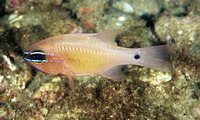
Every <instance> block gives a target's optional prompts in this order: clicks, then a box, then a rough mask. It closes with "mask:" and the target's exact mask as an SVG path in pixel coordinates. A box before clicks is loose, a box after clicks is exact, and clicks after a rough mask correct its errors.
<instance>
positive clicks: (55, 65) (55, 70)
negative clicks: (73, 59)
mask: <svg viewBox="0 0 200 120" xmlns="http://www.w3.org/2000/svg"><path fill="white" fill-rule="evenodd" d="M24 60H26V61H27V62H28V63H29V64H30V65H31V66H33V67H34V68H36V69H38V70H41V71H43V72H46V73H49V74H54V75H57V74H60V73H61V72H62V69H61V68H62V65H61V63H62V61H61V59H60V58H59V54H58V53H57V52H56V50H55V48H54V46H53V44H51V43H49V42H46V41H39V42H37V43H34V44H32V45H31V46H29V47H28V49H27V50H25V51H24Z"/></svg>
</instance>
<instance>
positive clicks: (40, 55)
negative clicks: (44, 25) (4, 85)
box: [24, 50, 46, 63]
mask: <svg viewBox="0 0 200 120" xmlns="http://www.w3.org/2000/svg"><path fill="white" fill-rule="evenodd" d="M24 59H25V60H26V61H29V62H35V63H44V62H46V54H45V53H44V52H43V51H42V50H35V51H33V52H24Z"/></svg>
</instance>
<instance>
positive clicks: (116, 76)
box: [98, 66, 124, 81]
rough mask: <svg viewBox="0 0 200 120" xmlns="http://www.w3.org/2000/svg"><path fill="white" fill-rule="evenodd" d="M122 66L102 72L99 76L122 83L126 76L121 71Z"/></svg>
mask: <svg viewBox="0 0 200 120" xmlns="http://www.w3.org/2000/svg"><path fill="white" fill-rule="evenodd" d="M121 68H122V66H114V67H112V68H110V69H108V70H106V71H103V72H100V73H98V74H100V75H102V76H104V77H106V78H109V79H113V80H118V81H122V80H124V74H123V72H122V70H121Z"/></svg>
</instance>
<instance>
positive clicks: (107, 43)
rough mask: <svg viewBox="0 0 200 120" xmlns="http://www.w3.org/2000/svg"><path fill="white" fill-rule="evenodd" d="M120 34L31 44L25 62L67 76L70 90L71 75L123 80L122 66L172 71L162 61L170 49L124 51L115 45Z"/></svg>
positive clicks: (66, 37)
mask: <svg viewBox="0 0 200 120" xmlns="http://www.w3.org/2000/svg"><path fill="white" fill-rule="evenodd" d="M121 32H122V31H120V30H110V31H103V32H100V33H93V34H90V33H83V34H81V33H76V34H65V35H60V36H54V37H50V38H47V39H45V40H42V41H39V42H36V43H34V44H32V45H31V46H30V47H28V49H27V50H26V51H25V52H24V59H25V60H26V61H27V62H28V63H29V64H30V65H32V66H33V67H35V68H37V69H38V70H41V71H43V72H46V73H49V74H53V75H58V74H62V75H67V77H68V80H69V85H70V87H71V88H72V89H73V80H72V75H78V76H80V75H91V74H94V73H96V74H100V75H102V76H104V77H106V78H109V79H113V80H123V79H124V75H123V73H122V71H121V67H122V65H127V64H133V65H139V66H144V67H148V68H153V69H156V70H161V71H164V72H170V71H171V65H170V63H169V62H166V61H165V60H164V59H165V57H166V56H168V55H169V54H170V51H171V48H172V45H160V46H154V47H147V48H136V49H134V48H123V47H119V46H117V45H116V44H115V42H114V41H115V37H116V36H117V35H118V34H120V33H121Z"/></svg>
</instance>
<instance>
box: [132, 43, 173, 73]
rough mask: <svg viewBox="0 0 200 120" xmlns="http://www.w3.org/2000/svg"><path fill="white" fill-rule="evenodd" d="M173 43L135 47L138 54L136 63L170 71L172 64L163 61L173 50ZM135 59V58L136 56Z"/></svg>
mask: <svg viewBox="0 0 200 120" xmlns="http://www.w3.org/2000/svg"><path fill="white" fill-rule="evenodd" d="M174 48H175V46H174V45H160V46H154V47H147V48H139V49H137V51H138V53H139V55H138V56H136V57H139V59H138V65H140V66H144V67H148V68H152V69H155V70H161V71H164V72H171V71H172V65H171V64H170V63H169V62H167V61H165V60H166V59H167V58H168V57H169V56H170V54H171V53H172V52H173V51H174ZM136 59H137V58H136Z"/></svg>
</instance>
